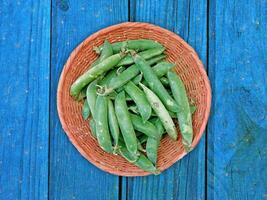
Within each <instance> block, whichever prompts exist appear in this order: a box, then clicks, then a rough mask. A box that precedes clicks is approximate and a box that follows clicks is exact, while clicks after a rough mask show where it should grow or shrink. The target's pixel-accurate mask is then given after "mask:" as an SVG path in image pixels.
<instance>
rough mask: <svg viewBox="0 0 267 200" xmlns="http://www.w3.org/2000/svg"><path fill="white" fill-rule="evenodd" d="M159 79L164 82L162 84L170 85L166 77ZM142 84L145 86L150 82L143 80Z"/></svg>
mask: <svg viewBox="0 0 267 200" xmlns="http://www.w3.org/2000/svg"><path fill="white" fill-rule="evenodd" d="M159 80H160V82H161V83H162V85H163V86H165V87H166V86H167V87H168V86H169V85H170V83H169V80H168V79H167V78H166V77H161V78H160V79H159ZM142 84H143V85H145V86H148V83H147V82H146V80H143V81H142ZM167 91H168V90H167Z"/></svg>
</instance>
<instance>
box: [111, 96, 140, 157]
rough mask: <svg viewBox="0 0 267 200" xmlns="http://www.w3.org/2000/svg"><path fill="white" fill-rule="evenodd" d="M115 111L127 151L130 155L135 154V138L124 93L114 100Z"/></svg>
mask: <svg viewBox="0 0 267 200" xmlns="http://www.w3.org/2000/svg"><path fill="white" fill-rule="evenodd" d="M115 111H116V116H117V119H118V122H119V127H120V130H121V133H122V136H123V139H124V141H125V144H126V147H127V149H128V150H129V152H131V153H132V154H137V138H136V135H135V132H134V128H133V125H132V122H131V118H130V114H129V112H128V109H127V105H126V100H125V93H124V91H122V92H120V93H119V94H118V95H117V96H116V98H115Z"/></svg>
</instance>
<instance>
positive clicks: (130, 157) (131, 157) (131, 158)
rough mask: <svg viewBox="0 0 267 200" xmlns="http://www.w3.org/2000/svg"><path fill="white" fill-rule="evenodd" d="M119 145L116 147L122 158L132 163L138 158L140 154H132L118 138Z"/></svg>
mask: <svg viewBox="0 0 267 200" xmlns="http://www.w3.org/2000/svg"><path fill="white" fill-rule="evenodd" d="M119 146H120V147H119V148H118V152H119V154H120V155H121V156H122V157H123V158H125V159H126V160H127V161H128V162H130V163H134V162H136V161H137V160H138V157H139V155H140V154H139V153H138V154H137V153H135V154H133V153H131V152H129V151H128V149H127V148H126V146H125V143H124V142H123V141H122V140H119Z"/></svg>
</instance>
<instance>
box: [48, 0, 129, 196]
mask: <svg viewBox="0 0 267 200" xmlns="http://www.w3.org/2000/svg"><path fill="white" fill-rule="evenodd" d="M52 8H53V10H52V16H53V22H52V24H53V27H52V65H51V98H50V101H51V106H50V117H51V121H50V133H51V138H50V148H51V150H50V179H49V180H50V184H49V191H50V192H49V194H50V195H49V196H50V198H51V199H67V200H69V199H81V200H84V199H97V200H98V199H118V196H119V178H118V177H117V176H113V175H110V174H108V173H106V172H103V171H101V170H99V169H98V168H96V167H95V166H93V165H92V164H90V163H89V162H88V161H87V160H85V159H84V158H83V157H82V156H81V155H80V154H79V153H78V151H77V150H76V149H75V148H74V146H73V145H72V144H71V143H70V141H69V140H68V138H67V136H66V135H65V134H64V132H63V130H62V128H61V124H60V122H59V120H58V114H57V111H56V90H57V84H58V79H59V76H60V73H61V70H62V67H63V65H64V63H65V62H66V60H67V58H68V56H69V54H70V53H71V51H72V50H73V49H74V48H75V47H76V46H77V45H78V44H79V43H80V42H81V41H82V40H83V39H85V38H86V37H87V36H89V35H90V34H92V33H94V32H96V31H97V30H100V29H101V28H104V27H107V26H110V25H112V24H117V23H120V22H123V21H127V19H128V1H126V0H124V1H108V0H99V1H93V0H90V1H88V0H79V1H75V0H64V1H53V5H52Z"/></svg>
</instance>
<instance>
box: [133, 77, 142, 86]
mask: <svg viewBox="0 0 267 200" xmlns="http://www.w3.org/2000/svg"><path fill="white" fill-rule="evenodd" d="M142 78H143V74H139V75H137V76H136V77H134V78H133V79H132V82H133V83H134V84H135V85H138V84H139V83H140V82H141V81H142Z"/></svg>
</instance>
